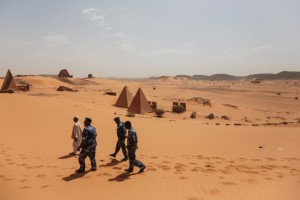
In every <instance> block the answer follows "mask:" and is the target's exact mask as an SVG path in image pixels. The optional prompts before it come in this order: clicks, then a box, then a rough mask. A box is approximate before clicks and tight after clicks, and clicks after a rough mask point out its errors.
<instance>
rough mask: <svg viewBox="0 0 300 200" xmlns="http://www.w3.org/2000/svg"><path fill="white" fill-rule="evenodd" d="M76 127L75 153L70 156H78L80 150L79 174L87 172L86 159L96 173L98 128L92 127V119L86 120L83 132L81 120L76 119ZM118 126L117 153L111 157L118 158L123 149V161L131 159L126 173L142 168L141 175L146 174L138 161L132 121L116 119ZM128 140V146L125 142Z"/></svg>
mask: <svg viewBox="0 0 300 200" xmlns="http://www.w3.org/2000/svg"><path fill="white" fill-rule="evenodd" d="M73 121H74V126H73V131H72V135H71V138H72V139H73V152H72V153H70V155H76V152H77V151H79V150H80V154H79V158H78V162H79V164H80V167H79V169H77V170H76V172H77V173H83V172H85V159H86V157H89V159H90V161H91V166H92V168H91V170H92V171H96V170H97V165H96V159H95V156H96V146H97V140H96V137H97V132H96V128H95V127H93V126H92V125H91V123H92V119H91V118H88V117H87V118H85V120H84V129H83V131H82V129H81V125H80V122H79V118H78V117H77V116H75V117H74V119H73ZM114 121H115V122H116V124H117V137H118V140H117V143H116V148H115V152H114V153H112V154H110V156H111V157H114V158H115V157H116V156H117V154H118V152H119V151H120V149H122V152H123V155H124V158H123V159H122V160H121V161H127V160H128V159H129V167H128V169H125V171H126V172H128V173H131V172H133V169H134V166H137V167H139V168H140V170H139V173H142V172H144V170H145V168H146V166H145V165H144V164H143V163H142V162H141V161H139V160H137V159H136V155H135V152H136V150H137V149H138V137H137V134H136V131H135V129H134V128H133V127H132V125H131V122H130V121H126V122H125V123H123V122H121V119H120V118H119V117H116V118H114ZM127 130H128V131H127ZM126 138H127V146H126V145H125V141H126Z"/></svg>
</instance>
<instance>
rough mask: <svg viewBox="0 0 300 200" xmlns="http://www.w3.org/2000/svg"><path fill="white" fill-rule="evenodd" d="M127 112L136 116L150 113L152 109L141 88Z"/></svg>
mask: <svg viewBox="0 0 300 200" xmlns="http://www.w3.org/2000/svg"><path fill="white" fill-rule="evenodd" d="M128 112H133V113H136V114H145V113H147V112H152V108H151V106H150V105H149V103H148V101H147V99H146V96H145V94H144V92H143V90H142V89H141V88H139V89H138V91H137V93H136V95H135V96H134V98H133V100H132V102H131V104H130V106H129V108H128Z"/></svg>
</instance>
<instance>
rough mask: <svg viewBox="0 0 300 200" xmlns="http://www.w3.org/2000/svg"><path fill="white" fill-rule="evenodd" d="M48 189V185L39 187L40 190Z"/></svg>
mask: <svg viewBox="0 0 300 200" xmlns="http://www.w3.org/2000/svg"><path fill="white" fill-rule="evenodd" d="M48 187H50V185H43V186H41V187H40V189H45V188H48Z"/></svg>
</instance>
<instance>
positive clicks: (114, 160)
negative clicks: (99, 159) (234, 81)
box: [99, 158, 123, 167]
mask: <svg viewBox="0 0 300 200" xmlns="http://www.w3.org/2000/svg"><path fill="white" fill-rule="evenodd" d="M121 162H123V161H118V160H117V159H114V158H113V159H111V161H110V162H109V163H106V164H104V165H99V167H113V166H116V165H118V164H120V163H121Z"/></svg>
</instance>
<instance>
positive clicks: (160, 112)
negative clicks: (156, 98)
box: [153, 109, 165, 118]
mask: <svg viewBox="0 0 300 200" xmlns="http://www.w3.org/2000/svg"><path fill="white" fill-rule="evenodd" d="M153 112H154V114H155V115H156V117H159V118H162V117H163V115H164V114H165V111H164V110H163V109H154V111H153Z"/></svg>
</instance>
